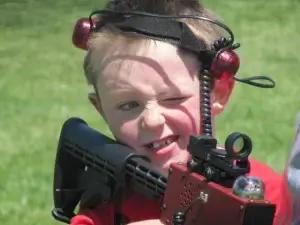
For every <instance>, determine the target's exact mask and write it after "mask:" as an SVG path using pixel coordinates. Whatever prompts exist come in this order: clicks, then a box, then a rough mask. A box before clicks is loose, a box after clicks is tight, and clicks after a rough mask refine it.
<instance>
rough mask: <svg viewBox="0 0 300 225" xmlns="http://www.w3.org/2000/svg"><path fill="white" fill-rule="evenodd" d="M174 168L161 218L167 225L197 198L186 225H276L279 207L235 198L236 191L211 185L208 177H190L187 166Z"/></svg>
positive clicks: (264, 201)
mask: <svg viewBox="0 0 300 225" xmlns="http://www.w3.org/2000/svg"><path fill="white" fill-rule="evenodd" d="M170 168H171V171H170V175H169V179H168V183H167V189H166V192H165V195H164V201H163V207H162V214H161V221H162V222H163V223H164V224H167V225H168V224H173V222H172V218H173V215H174V214H175V213H176V212H178V211H183V210H184V209H185V208H186V207H187V206H189V205H190V204H191V203H192V202H193V200H194V199H196V198H198V199H200V200H199V201H196V202H195V203H192V206H191V208H190V209H189V210H188V213H187V215H186V222H185V223H184V224H185V225H202V224H203V225H217V224H220V225H272V224H273V218H274V214H275V209H276V207H275V205H274V204H272V203H270V202H268V201H267V200H253V199H247V198H243V197H239V196H237V195H234V194H233V193H232V188H226V187H223V186H221V185H219V184H216V183H214V182H207V181H206V180H205V177H203V176H201V175H199V174H197V173H190V172H189V171H188V169H187V167H186V165H184V164H172V165H171V167H170ZM178 198H179V199H180V200H179V201H178ZM220 205H222V206H220Z"/></svg>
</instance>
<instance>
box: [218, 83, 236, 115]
mask: <svg viewBox="0 0 300 225" xmlns="http://www.w3.org/2000/svg"><path fill="white" fill-rule="evenodd" d="M234 84H235V80H234V79H228V80H217V81H216V82H215V85H214V89H213V92H212V93H213V95H212V113H213V115H218V114H219V113H221V112H223V110H224V108H225V106H226V104H227V103H228V101H229V98H230V96H231V93H232V91H233V88H234Z"/></svg>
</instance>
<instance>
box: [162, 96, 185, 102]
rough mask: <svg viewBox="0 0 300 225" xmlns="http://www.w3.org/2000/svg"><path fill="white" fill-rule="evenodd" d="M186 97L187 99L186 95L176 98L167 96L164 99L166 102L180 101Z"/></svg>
mask: <svg viewBox="0 0 300 225" xmlns="http://www.w3.org/2000/svg"><path fill="white" fill-rule="evenodd" d="M186 99H187V97H178V98H168V99H165V101H167V102H182V101H184V100H186Z"/></svg>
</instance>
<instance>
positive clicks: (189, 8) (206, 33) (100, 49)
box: [84, 0, 222, 89]
mask: <svg viewBox="0 0 300 225" xmlns="http://www.w3.org/2000/svg"><path fill="white" fill-rule="evenodd" d="M105 8H107V9H114V10H126V11H127V10H137V11H144V12H149V13H156V14H163V15H179V14H180V15H197V16H204V17H207V18H210V19H213V20H217V19H218V18H217V16H216V15H215V14H214V13H213V12H212V11H211V10H209V9H208V8H206V7H205V6H204V5H203V4H202V3H200V2H199V1H197V0H115V1H110V2H109V3H108V4H107V6H106V7H105ZM115 19H118V18H117V17H116V16H115V15H113V16H103V17H101V21H102V22H106V21H107V22H110V21H113V20H115ZM178 20H179V21H181V22H184V23H186V24H187V25H188V26H189V28H190V29H191V30H192V31H193V32H194V34H195V35H196V36H197V37H198V38H199V39H201V40H203V41H204V42H205V43H206V44H207V45H208V46H209V45H211V44H213V42H214V41H215V40H217V39H219V38H220V37H221V36H222V30H221V29H220V28H219V27H217V26H216V25H213V24H212V23H209V22H206V21H203V20H196V19H178ZM153 42H155V41H154V40H153V39H150V38H147V37H142V36H139V35H134V34H129V33H124V32H120V31H119V30H117V29H114V28H113V27H112V26H105V27H104V28H103V29H101V32H94V33H93V34H92V35H91V37H90V38H89V41H88V53H87V55H86V57H85V60H84V72H85V77H86V80H87V82H88V84H90V85H93V86H94V88H95V89H96V84H97V80H98V76H99V69H100V68H101V67H102V68H103V64H105V59H106V58H107V57H108V56H111V55H112V54H114V53H115V52H117V50H118V49H119V50H120V47H121V46H122V47H123V48H124V49H123V51H126V52H127V53H128V52H137V51H140V50H141V49H142V47H146V46H149V44H150V43H153Z"/></svg>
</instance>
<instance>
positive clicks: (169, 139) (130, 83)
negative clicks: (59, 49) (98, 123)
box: [90, 43, 201, 171]
mask: <svg viewBox="0 0 300 225" xmlns="http://www.w3.org/2000/svg"><path fill="white" fill-rule="evenodd" d="M109 60H110V62H109V63H108V64H106V66H105V67H104V69H103V73H102V74H101V76H100V78H99V80H98V84H97V89H98V91H99V96H95V95H90V100H91V102H92V103H93V104H94V106H95V107H96V108H97V110H98V111H99V112H100V113H101V115H102V116H103V118H104V119H105V120H106V122H107V124H108V126H109V128H110V129H111V132H112V133H113V135H114V136H115V138H116V139H118V140H119V141H121V142H124V143H126V144H127V145H129V146H130V147H132V148H134V149H135V150H136V151H137V152H138V153H141V154H143V155H146V156H148V157H149V158H150V159H151V160H152V163H153V164H154V165H155V166H156V167H157V168H159V169H160V170H161V169H163V170H162V171H167V168H168V167H169V165H170V163H172V162H179V161H180V162H186V161H187V159H188V157H189V154H188V152H187V151H186V147H187V145H188V142H189V136H190V135H191V134H195V133H198V132H199V127H200V118H199V103H200V99H199V81H198V78H197V76H198V72H199V70H200V67H201V65H200V64H199V62H198V61H197V60H196V58H194V57H193V56H191V55H182V54H180V53H179V52H178V51H177V49H176V47H174V46H172V45H170V44H167V43H158V44H156V45H153V46H151V47H150V48H149V49H147V50H146V51H144V52H142V53H139V54H130V53H126V52H124V51H123V52H122V51H121V50H120V52H118V53H117V54H115V55H114V56H113V57H111V59H109ZM120 62H121V63H120Z"/></svg>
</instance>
